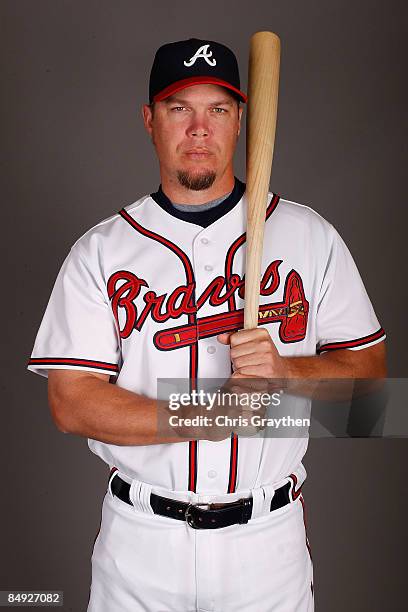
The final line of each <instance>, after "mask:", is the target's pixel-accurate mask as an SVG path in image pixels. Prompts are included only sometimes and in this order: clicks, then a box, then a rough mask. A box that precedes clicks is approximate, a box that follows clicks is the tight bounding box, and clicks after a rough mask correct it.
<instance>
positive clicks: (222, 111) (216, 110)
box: [212, 106, 228, 115]
mask: <svg viewBox="0 0 408 612" xmlns="http://www.w3.org/2000/svg"><path fill="white" fill-rule="evenodd" d="M212 110H213V111H214V112H215V113H216V114H218V115H222V114H223V113H227V112H228V111H227V109H226V108H221V107H217V106H216V107H214V108H213V109H212Z"/></svg>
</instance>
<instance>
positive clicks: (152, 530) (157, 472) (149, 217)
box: [29, 39, 385, 612]
mask: <svg viewBox="0 0 408 612" xmlns="http://www.w3.org/2000/svg"><path fill="white" fill-rule="evenodd" d="M149 93H150V100H149V102H150V103H149V104H148V105H144V106H143V120H144V125H145V127H146V130H147V132H148V134H149V135H150V137H151V139H152V142H153V144H154V147H155V150H156V153H157V157H158V160H159V165H160V176H161V186H160V188H159V190H158V191H157V192H155V193H153V194H152V195H150V196H145V197H143V198H141V199H139V200H137V201H136V202H135V203H133V204H130V205H128V206H126V207H125V208H124V209H122V210H121V211H120V212H119V213H118V214H116V215H114V216H112V217H110V218H109V219H106V220H105V221H102V222H101V223H99V224H98V225H96V226H95V227H93V228H92V229H90V230H89V231H88V232H87V233H86V234H85V235H84V236H82V237H81V238H80V239H79V240H78V241H77V242H76V243H75V244H74V246H73V247H72V249H71V252H70V254H69V255H68V257H67V259H66V260H65V262H64V264H63V266H62V268H61V271H60V273H59V275H58V278H57V281H56V283H55V286H54V289H53V292H52V295H51V298H50V301H49V304H48V306H47V310H46V312H45V315H44V319H43V321H42V324H41V327H40V330H39V332H38V335H37V339H36V343H35V346H34V350H33V353H32V357H31V360H30V364H29V368H30V369H31V370H32V371H34V372H37V373H39V374H42V375H47V374H48V378H49V402H50V408H51V412H52V415H53V418H54V420H55V423H56V425H57V426H58V428H59V429H60V430H61V431H64V432H69V433H74V434H77V435H81V436H85V437H87V438H88V444H89V447H90V449H91V450H92V451H93V452H94V453H96V454H97V455H98V456H100V457H101V458H102V459H103V460H104V461H105V462H106V463H107V464H108V465H109V467H110V470H111V472H110V478H109V482H108V487H107V493H106V495H105V499H104V503H103V509H102V521H101V528H100V531H99V534H98V537H97V539H96V542H95V546H94V552H93V556H92V585H91V592H90V600H89V606H88V610H89V611H90V612H126V611H130V610H132V612H133V611H136V610H149V611H152V612H159V611H177V612H182V611H183V612H184V611H192V610H207V611H208V610H213V611H217V612H228V611H234V612H237V611H238V610H245V611H254V612H255V611H256V612H261V611H274V612H284V611H285V612H286V611H289V610H299V611H302V612H303V611H305V612H306V611H311V610H313V606H314V604H313V575H312V574H313V570H312V562H311V557H310V554H309V550H308V542H307V538H306V533H305V527H304V521H303V498H302V495H301V493H300V488H301V486H302V484H303V482H304V480H305V477H306V473H305V469H304V467H303V465H302V458H303V456H304V453H305V451H306V448H307V438H306V437H292V438H280V439H277V438H272V437H269V438H268V437H262V436H261V437H259V436H258V437H257V436H255V437H254V438H253V439H251V438H246V437H242V436H240V435H237V431H236V430H235V429H234V427H232V428H231V431H229V432H227V433H226V434H224V435H223V436H221V438H222V439H218V440H217V441H213V439H212V438H211V435H208V436H207V435H206V432H205V428H204V429H203V430H202V431H201V433H202V436H201V437H200V435H199V433H200V432H199V433H198V434H197V432H193V431H192V433H191V438H189V437H188V433H187V434H185V433H184V435H183V434H178V433H177V432H175V431H173V430H171V429H170V428H169V429H167V430H166V431H165V433H163V430H162V429H160V428H161V426H162V425H163V419H162V420H160V416H162V415H163V414H165V411H164V413H163V412H162V405H161V404H160V403H158V402H157V401H156V398H157V397H158V388H157V380H158V379H160V378H166V379H177V378H185V379H187V378H188V380H189V381H190V389H191V390H193V389H195V388H196V385H197V381H199V380H200V379H214V378H217V379H218V378H223V379H229V380H230V381H232V382H233V383H235V384H238V385H239V384H244V383H245V381H250V380H252V381H253V379H254V377H256V379H259V378H261V379H275V378H278V379H280V380H285V379H293V378H300V379H313V378H316V379H320V378H338V377H339V378H347V377H351V378H353V377H354V378H376V377H378V378H380V377H383V376H384V375H385V350H384V338H385V334H384V331H383V330H382V328H381V327H380V324H379V322H378V320H377V318H376V315H375V313H374V311H373V308H372V306H371V304H370V301H369V298H368V296H367V294H366V291H365V289H364V285H363V283H362V281H361V279H360V276H359V274H358V271H357V269H356V267H355V264H354V262H353V260H352V258H351V256H350V254H349V252H348V250H347V247H346V246H345V244H344V242H343V241H342V239H341V238H340V236H339V234H338V233H337V232H336V230H335V229H334V228H333V227H332V226H331V225H330V224H329V223H328V222H327V221H325V220H324V219H323V218H322V217H321V216H320V215H318V214H317V213H315V212H314V211H313V210H311V209H310V208H308V207H306V206H302V205H300V204H296V203H293V202H289V201H287V200H283V199H282V198H279V196H277V195H274V194H270V195H269V203H268V209H267V214H266V217H267V219H266V225H265V243H264V253H263V262H262V279H261V290H260V319H259V323H260V324H259V327H258V328H257V329H255V330H245V331H243V330H241V331H237V330H238V329H239V328H240V327H242V309H243V304H244V264H245V215H246V209H245V193H244V192H245V186H244V184H242V183H241V182H240V181H238V180H237V179H236V178H235V177H234V171H233V154H234V150H235V146H236V142H237V139H238V136H239V133H240V128H241V117H242V107H241V102H245V101H246V96H245V94H244V93H243V92H241V89H240V80H239V73H238V66H237V62H236V58H235V56H234V54H233V53H232V52H231V51H230V50H229V49H228V48H227V47H225V46H224V45H221V44H219V43H215V42H212V41H204V40H196V39H190V40H187V41H180V42H176V43H171V44H167V45H164V46H163V47H161V48H160V49H159V50H158V52H157V53H156V56H155V60H154V63H153V67H152V71H151V76H150V92H149ZM231 371H233V374H232V375H231ZM109 382H115V384H109ZM159 429H160V431H159ZM209 504H215V505H212V506H210V505H209Z"/></svg>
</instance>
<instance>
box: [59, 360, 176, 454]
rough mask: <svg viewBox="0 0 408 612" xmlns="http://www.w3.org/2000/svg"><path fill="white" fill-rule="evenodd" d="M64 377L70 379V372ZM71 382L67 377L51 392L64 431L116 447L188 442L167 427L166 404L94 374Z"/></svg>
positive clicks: (73, 379) (60, 427) (61, 428)
mask: <svg viewBox="0 0 408 612" xmlns="http://www.w3.org/2000/svg"><path fill="white" fill-rule="evenodd" d="M74 374H75V373H74ZM65 375H66V377H69V376H70V373H69V372H67V373H65ZM69 382H70V381H69V378H68V380H67V379H65V381H64V385H59V386H58V384H56V385H54V387H52V388H50V393H49V401H50V407H51V412H52V415H53V417H54V421H55V423H56V424H57V426H58V428H59V429H60V430H61V431H64V432H67V433H73V434H77V435H80V436H84V437H87V438H91V439H94V440H100V441H101V442H106V443H108V444H117V445H150V444H164V443H171V442H186V441H187V438H183V437H182V436H181V435H180V436H177V435H176V434H174V432H173V430H172V429H171V428H170V426H169V425H168V419H167V418H166V415H167V410H166V405H167V404H166V402H159V401H157V400H156V399H150V398H148V397H146V396H144V395H138V394H136V393H133V392H132V391H128V390H127V389H122V388H121V387H118V386H116V385H112V384H109V383H108V382H106V381H104V380H101V379H100V378H96V377H95V376H93V375H92V374H90V375H89V376H86V375H85V376H82V377H81V378H80V380H78V379H76V378H74V377H72V384H69ZM160 417H161V418H160Z"/></svg>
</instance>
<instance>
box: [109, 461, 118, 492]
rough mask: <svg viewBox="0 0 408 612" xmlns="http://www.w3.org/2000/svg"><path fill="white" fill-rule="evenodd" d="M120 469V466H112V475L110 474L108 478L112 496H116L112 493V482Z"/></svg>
mask: <svg viewBox="0 0 408 612" xmlns="http://www.w3.org/2000/svg"><path fill="white" fill-rule="evenodd" d="M118 472H119V470H118V468H115V467H114V468H112V470H111V473H110V476H109V480H108V493H109V495H110V496H111V497H114V495H113V493H112V488H111V482H112V480H113V479H114V477H115V476H116V474H118Z"/></svg>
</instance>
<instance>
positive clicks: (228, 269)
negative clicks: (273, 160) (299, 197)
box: [225, 194, 280, 310]
mask: <svg viewBox="0 0 408 612" xmlns="http://www.w3.org/2000/svg"><path fill="white" fill-rule="evenodd" d="M279 199H280V196H279V195H277V194H274V195H273V196H272V199H271V201H270V203H269V206H268V208H267V209H266V216H265V220H267V219H269V217H270V216H271V214H272V213H273V211H274V210H275V208H276V207H277V205H278V202H279ZM245 240H246V232H244V233H243V234H241V236H239V237H238V238H237V239H236V240H235V241H234V242H233V243H232V244H231V246H230V247H229V249H228V252H227V256H226V258H225V281H226V283H227V286H228V281H229V279H230V278H231V275H232V264H233V261H234V257H235V253H236V252H237V250H238V249H239V247H240V246H242V245H243V244H244V242H245ZM229 308H230V310H235V309H236V306H235V295H234V294H232V295H231V297H230V298H229Z"/></svg>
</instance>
